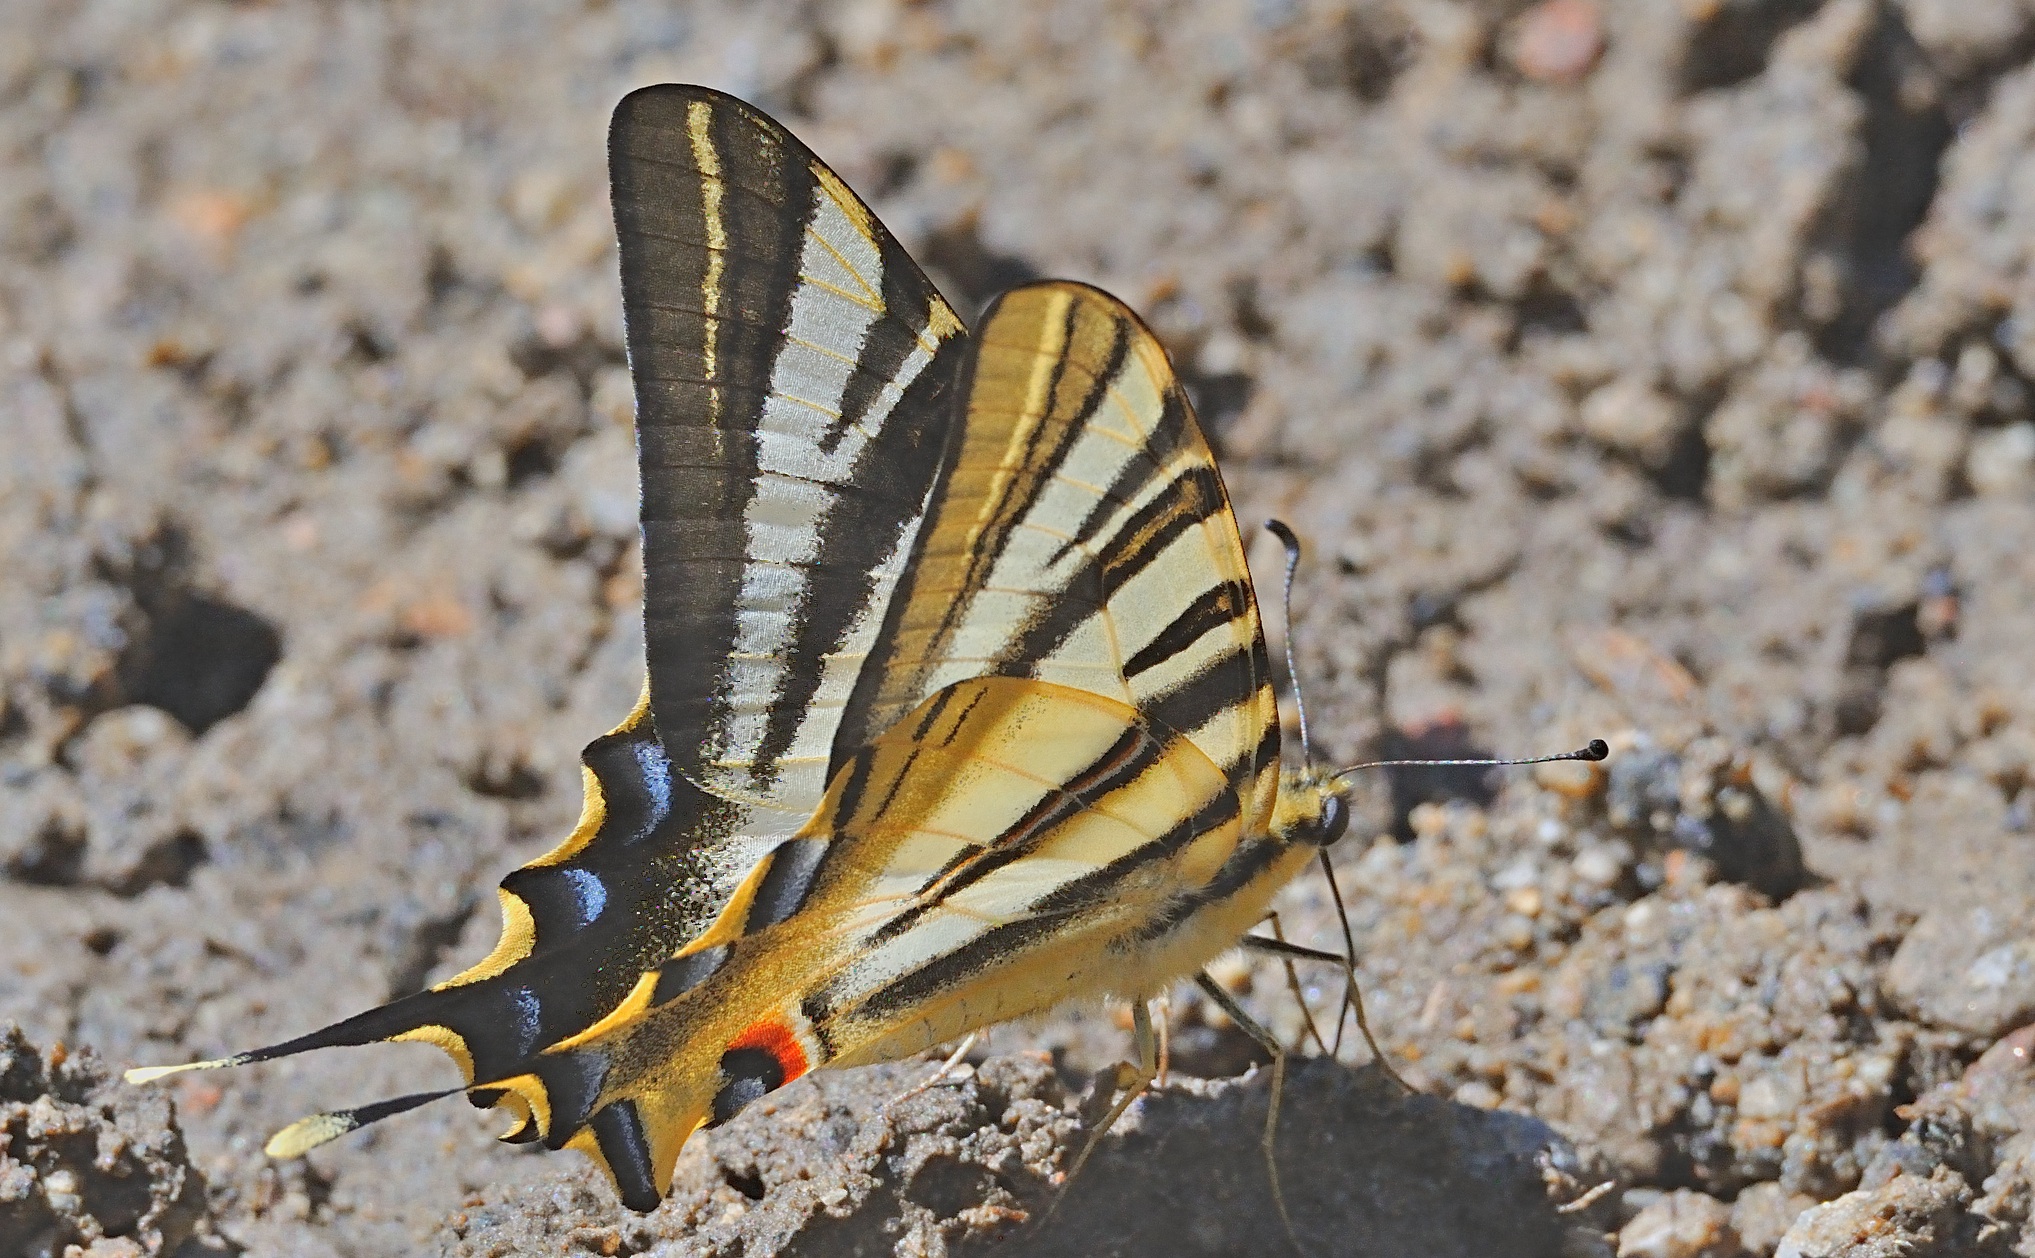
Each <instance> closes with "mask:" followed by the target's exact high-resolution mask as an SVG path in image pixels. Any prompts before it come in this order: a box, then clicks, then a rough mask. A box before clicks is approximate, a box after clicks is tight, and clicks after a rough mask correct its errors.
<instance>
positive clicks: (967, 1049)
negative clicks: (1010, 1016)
mask: <svg viewBox="0 0 2035 1258" xmlns="http://www.w3.org/2000/svg"><path fill="white" fill-rule="evenodd" d="M981 1036H982V1032H980V1031H970V1032H969V1033H968V1034H967V1035H966V1036H965V1037H964V1038H963V1039H962V1041H961V1046H960V1047H959V1048H956V1049H955V1050H954V1051H953V1052H952V1053H949V1054H948V1055H947V1060H945V1061H943V1062H941V1063H940V1068H939V1069H938V1070H935V1071H934V1072H933V1073H932V1074H931V1075H930V1076H929V1077H928V1078H927V1079H926V1080H925V1081H924V1082H923V1083H920V1084H919V1085H918V1086H917V1087H914V1088H912V1089H911V1090H910V1091H908V1092H903V1093H900V1094H899V1095H897V1096H894V1097H892V1098H890V1100H889V1102H888V1103H887V1105H886V1108H887V1107H888V1106H889V1105H902V1104H904V1103H905V1102H906V1101H909V1100H911V1099H912V1098H913V1097H915V1096H919V1095H921V1094H922V1093H925V1092H930V1091H931V1090H932V1089H934V1088H937V1087H939V1086H940V1085H941V1084H943V1083H945V1082H946V1081H947V1080H948V1079H949V1078H951V1077H953V1074H954V1072H955V1071H957V1070H959V1069H960V1068H961V1063H962V1062H964V1061H966V1060H968V1054H969V1053H972V1052H974V1051H975V1042H976V1040H978V1039H980V1038H981Z"/></svg>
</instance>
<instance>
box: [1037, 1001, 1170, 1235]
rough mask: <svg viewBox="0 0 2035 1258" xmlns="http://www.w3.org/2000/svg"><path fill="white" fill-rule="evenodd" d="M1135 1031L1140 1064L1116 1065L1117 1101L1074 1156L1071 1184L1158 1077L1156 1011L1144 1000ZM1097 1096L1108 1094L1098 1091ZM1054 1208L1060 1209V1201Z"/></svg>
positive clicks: (1134, 1006)
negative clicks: (1153, 1022)
mask: <svg viewBox="0 0 2035 1258" xmlns="http://www.w3.org/2000/svg"><path fill="white" fill-rule="evenodd" d="M1131 1031H1132V1034H1133V1037H1134V1039H1135V1041H1136V1044H1137V1053H1138V1063H1137V1065H1135V1066H1133V1065H1132V1064H1131V1063H1129V1062H1127V1061H1120V1062H1118V1063H1117V1064H1116V1069H1115V1070H1114V1071H1113V1072H1112V1074H1111V1076H1110V1090H1109V1092H1108V1093H1107V1094H1106V1095H1110V1096H1114V1097H1115V1098H1116V1103H1115V1104H1113V1105H1111V1106H1110V1107H1109V1112H1108V1113H1106V1114H1104V1115H1103V1116H1102V1120H1101V1121H1100V1122H1098V1123H1096V1124H1095V1127H1094V1129H1093V1130H1091V1131H1090V1132H1089V1133H1088V1142H1087V1143H1086V1144H1084V1145H1082V1146H1081V1155H1080V1156H1079V1157H1077V1158H1075V1159H1074V1165H1073V1166H1071V1167H1069V1168H1068V1170H1067V1186H1070V1187H1071V1186H1072V1185H1073V1183H1074V1177H1075V1176H1076V1175H1079V1174H1080V1173H1081V1168H1082V1167H1083V1166H1085V1165H1087V1163H1088V1155H1089V1154H1091V1153H1094V1152H1095V1146H1096V1145H1097V1144H1099V1143H1101V1141H1102V1138H1103V1137H1104V1136H1105V1135H1107V1134H1109V1129H1110V1128H1111V1127H1114V1126H1115V1125H1116V1120H1117V1119H1119V1118H1122V1117H1123V1112H1124V1111H1125V1110H1127V1109H1129V1108H1130V1107H1131V1103H1132V1102H1133V1101H1135V1100H1137V1099H1138V1098H1139V1097H1141V1096H1143V1095H1144V1094H1145V1089H1147V1088H1149V1087H1151V1086H1152V1080H1153V1079H1155V1078H1157V1077H1158V1074H1159V1049H1158V1040H1157V1038H1156V1037H1155V1036H1154V1035H1153V1034H1152V1010H1151V1007H1150V1006H1149V1005H1148V1004H1146V1002H1144V1001H1142V1000H1134V1001H1132V1002H1131ZM1097 1095H1104V1094H1103V1093H1101V1092H1100V1091H1099V1090H1098V1093H1097ZM1066 1193H1067V1187H1062V1188H1061V1190H1060V1194H1061V1199H1062V1200H1065V1198H1066ZM1054 1208H1055V1209H1058V1203H1057V1202H1056V1203H1055V1206H1054Z"/></svg>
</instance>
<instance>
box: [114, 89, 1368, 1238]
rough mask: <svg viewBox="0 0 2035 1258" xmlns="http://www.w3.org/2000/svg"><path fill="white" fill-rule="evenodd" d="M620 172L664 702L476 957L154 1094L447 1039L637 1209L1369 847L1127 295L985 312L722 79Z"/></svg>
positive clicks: (601, 766) (607, 769) (367, 1109)
mask: <svg viewBox="0 0 2035 1258" xmlns="http://www.w3.org/2000/svg"><path fill="white" fill-rule="evenodd" d="M609 155H610V168H611V176H612V180H613V197H614V210H615V222H616V228H617V231H618V234H619V236H620V241H621V275H622V296H623V303H624V311H625V314H626V322H627V336H628V354H629V365H630V369H631V371H632V373H633V375H634V378H635V384H636V431H637V450H638V457H639V465H640V471H641V476H642V532H643V564H644V569H645V573H644V577H645V581H644V588H645V595H644V621H645V629H646V638H647V644H648V661H647V663H648V668H647V673H648V680H647V683H646V685H645V687H644V693H643V698H642V700H641V701H640V702H639V703H638V704H637V706H636V709H635V711H633V712H632V713H630V714H629V716H628V719H626V720H624V721H623V722H622V723H621V724H620V725H618V726H616V727H615V729H614V730H612V731H611V732H609V733H607V734H605V735H603V736H602V737H600V738H597V739H595V740H594V741H593V742H592V743H590V744H589V745H588V746H587V748H586V751H585V753H584V757H583V759H584V781H585V804H584V811H583V813H582V815H581V818H580V821H579V824H578V826H577V827H576V828H575V829H574V830H573V832H572V834H571V835H570V836H569V837H567V838H566V839H565V841H564V842H563V843H561V844H559V845H558V846H557V847H556V848H554V849H553V850H552V851H550V852H548V853H546V854H545V855H543V856H541V857H539V858H537V859H536V860H534V861H532V862H531V863H530V864H528V865H525V866H524V867H522V868H520V869H517V870H515V871H514V872H512V873H510V874H509V875H508V876H507V877H506V878H504V879H503V880H502V884H501V890H500V898H501V908H502V933H501V939H500V942H499V943H498V944H497V945H496V946H495V949H494V951H493V952H492V953H490V954H489V955H488V956H487V957H486V958H484V959H483V960H482V961H481V962H480V963H479V964H477V965H475V966H473V967H472V968H471V969H469V970H467V971H466V972H464V973H462V974H460V975H458V976H457V977H454V978H452V979H449V980H447V981H445V982H444V983H441V984H439V985H438V986H436V987H434V988H432V989H431V990H429V991H424V992H420V993H418V994H416V995H413V996H409V997H406V998H403V999H400V1000H396V1001H394V1002H392V1003H390V1004H387V1005H384V1006H382V1007H380V1008H377V1009H372V1010H369V1011H367V1012H366V1013H362V1014H359V1015H357V1016H355V1017H352V1018H348V1019H346V1020H345V1021H342V1022H339V1023H337V1024H335V1025H333V1026H330V1027H327V1028H325V1029H323V1030H320V1031H314V1032H312V1033H311V1034H309V1035H305V1036H302V1037H300V1038H298V1039H294V1040H290V1041H288V1042H286V1043H282V1044H277V1045H274V1046H272V1047H268V1048H263V1049H258V1050H255V1051H252V1052H246V1053H240V1054H237V1055H235V1056H233V1057H229V1058H225V1059H222V1060H219V1061H213V1062H201V1063H196V1064H195V1066H187V1067H168V1068H151V1069H146V1070H137V1071H133V1072H130V1075H129V1078H130V1079H132V1080H134V1081H137V1082H139V1081H144V1080H146V1079H150V1078H154V1077H158V1076H160V1075H162V1074H166V1073H169V1072H170V1071H172V1070H177V1069H193V1068H199V1067H210V1066H228V1065H242V1064H245V1063H249V1062H258V1061H267V1060H270V1059H273V1058H277V1057H283V1056H287V1055H290V1054H293V1053H300V1052H304V1051H306V1050H309V1049H314V1048H324V1047H328V1046H332V1045H344V1044H366V1043H371V1042H377V1041H387V1040H421V1041H424V1042H426V1043H430V1044H435V1045H437V1046H438V1047H440V1048H442V1049H444V1050H445V1051H446V1052H447V1053H448V1054H450V1055H451V1057H452V1058H453V1060H454V1061H455V1062H456V1063H457V1064H458V1066H459V1069H460V1071H461V1072H462V1073H463V1074H464V1075H465V1078H466V1081H467V1082H466V1085H465V1087H464V1088H459V1089H452V1090H451V1091H464V1092H465V1093H466V1095H467V1097H468V1098H469V1099H470V1100H471V1101H473V1102H474V1103H475V1104H476V1105H481V1106H494V1107H498V1108H502V1109H505V1110H507V1111H508V1112H509V1114H510V1115H511V1116H512V1117H513V1120H514V1124H515V1125H514V1126H513V1128H512V1129H511V1130H510V1131H509V1132H508V1134H507V1135H506V1136H505V1137H504V1139H506V1140H510V1141H518V1142H520V1141H537V1140H541V1141H543V1142H544V1143H545V1144H547V1145H549V1146H550V1147H552V1148H564V1147H571V1148H577V1149H580V1150H583V1151H584V1152H585V1153H587V1154H588V1155H589V1156H591V1157H592V1158H593V1159H594V1161H596V1162H597V1163H599V1164H600V1165H601V1167H602V1168H603V1169H604V1170H605V1171H606V1172H607V1173H608V1175H609V1176H610V1177H611V1178H612V1179H613V1181H614V1183H615V1185H616V1187H617V1189H618V1191H619V1193H620V1196H621V1199H622V1201H623V1202H624V1203H625V1204H626V1205H628V1206H629V1207H630V1208H632V1209H635V1210H648V1209H650V1208H652V1207H653V1206H655V1205H656V1204H657V1203H658V1201H659V1200H660V1199H661V1198H662V1196H663V1194H664V1193H665V1192H666V1191H668V1190H669V1187H670V1183H671V1175H672V1167H673V1164H674V1163H675V1162H676V1160H677V1158H678V1153H679V1149H680V1147H681V1146H682V1145H684V1143H685V1142H686V1140H687V1138H688V1137H689V1136H691V1134H692V1133H693V1132H694V1131H695V1130H697V1129H698V1128H700V1127H701V1126H703V1125H712V1124H715V1123H719V1122H722V1121H724V1120H726V1119H727V1118H729V1117H730V1116H731V1115H733V1114H734V1113H736V1112H737V1111H738V1110H740V1109H741V1108H742V1107H743V1106H744V1105H746V1104H748V1103H749V1102H750V1101H753V1100H755V1099H756V1098H757V1097H759V1096H762V1095H763V1094H765V1093H767V1092H769V1091H771V1090H773V1089H775V1088H778V1087H781V1086H783V1085H784V1084H785V1083H787V1082H789V1081H790V1080H793V1079H796V1078H798V1077H799V1076H800V1075H802V1074H805V1073H806V1072H807V1071H809V1070H813V1069H816V1068H818V1067H821V1066H828V1065H836V1066H838V1065H853V1064H858V1063H865V1062H874V1061H882V1060H887V1059H895V1058H902V1057H907V1056H911V1055H914V1054H918V1053H921V1052H923V1051H925V1050H926V1049H928V1048H931V1047H933V1046H935V1045H938V1044H942V1043H945V1042H947V1041H951V1040H954V1039H957V1038H959V1037H962V1036H964V1035H966V1034H968V1033H970V1032H972V1031H974V1030H975V1029H977V1028H981V1027H984V1026H987V1025H989V1024H991V1023H995V1022H1001V1021H1004V1020H1007V1019H1012V1018H1018V1017H1022V1016H1024V1015H1028V1014H1034V1013H1039V1012H1042V1011H1044V1010H1047V1009H1050V1008H1052V1007H1053V1006H1055V1005H1058V1004H1060V1003H1061V1002H1063V1001H1067V1000H1069V999H1071V998H1077V997H1094V996H1098V995H1111V996H1115V997H1120V998H1124V999H1128V1000H1130V1001H1132V1002H1134V1004H1133V1008H1134V1009H1135V1010H1136V1011H1138V1012H1139V1013H1142V1012H1143V1010H1144V1001H1145V1000H1146V999H1147V998H1150V997H1152V996H1155V995H1157V994H1158V993H1160V992H1163V991H1165V990H1166V989H1167V988H1169V987H1170V986H1171V985H1172V984H1173V983H1174V982H1175V981H1176V980H1178V979H1180V978H1182V977H1185V976H1189V975H1194V974H1196V973H1197V972H1198V971H1200V969H1201V967H1202V966H1204V965H1205V964H1207V962H1208V961H1210V960H1211V959H1212V958H1213V957H1215V956H1216V955H1217V954H1219V953H1221V952H1223V951H1225V950H1227V949H1229V948H1230V947H1232V946H1234V945H1235V944H1236V943H1237V942H1238V940H1239V937H1240V936H1242V935H1243V934H1244V932H1245V931H1246V930H1247V929H1248V928H1249V927H1251V926H1252V925H1254V924H1255V923H1256V922H1257V921H1258V920H1259V919H1260V918H1262V917H1263V916H1264V914H1265V910H1266V905H1267V903H1268V901H1269V900H1270V899H1271V897H1272V894H1273V892H1274V891H1276V890H1277V889H1278V888H1279V887H1280V886H1281V885H1283V884H1284V883H1285V882H1287V881H1288V880H1289V879H1290V878H1292V877H1293V876H1294V875H1295V874H1296V873H1297V872H1298V871H1299V870H1300V869H1301V867H1302V866H1303V865H1305V864H1306V863H1307V862H1308V861H1311V860H1313V859H1315V857H1316V855H1317V853H1318V852H1320V851H1321V849H1322V848H1323V847H1324V846H1325V845H1327V844H1329V843H1331V842H1333V841H1334V840H1335V839H1336V838H1337V836H1338V835H1340V834H1341V833H1342V831H1343V828H1344V824H1345V817H1346V797H1345V793H1346V787H1345V786H1344V784H1343V783H1342V781H1341V779H1340V778H1339V776H1337V775H1333V774H1327V773H1321V772H1317V771H1313V770H1288V771H1285V772H1282V771H1281V768H1280V759H1279V723H1278V718H1277V711H1276V708H1275V706H1274V701H1273V693H1272V682H1271V668H1270V666H1269V662H1268V659H1267V655H1266V649H1265V640H1264V636H1263V634H1262V632H1261V631H1260V628H1259V622H1258V609H1257V605H1256V602H1255V600H1254V596H1253V594H1252V589H1251V581H1250V575H1249V572H1248V571H1247V569H1246V567H1245V563H1244V550H1243V544H1242V541H1241V538H1240V536H1239V533H1238V530H1237V524H1236V520H1235V518H1234V516H1233V515H1232V514H1231V510H1230V503H1229V499H1228V496H1227V495H1226V493H1225V491H1224V489H1223V483H1222V477H1221V476H1220V475H1219V474H1218V472H1217V470H1216V464H1215V459H1214V456H1213V454H1212V453H1211V452H1210V449H1209V446H1208V443H1207V441H1206V440H1205V439H1204V438H1203V436H1202V433H1201V431H1200V429H1199V427H1198V426H1197V425H1196V423H1195V418H1194V413H1193V410H1192V408H1191V407H1190V406H1189V404H1188V399H1187V396H1186V394H1185V392H1184V391H1183V390H1182V387H1181V384H1180V382H1179V380H1178V379H1177V378H1176V376H1175V375H1174V373H1173V371H1172V369H1171V367H1170V365H1169V364H1168V361H1167V357H1166V354H1165V352H1164V350H1162V349H1161V348H1160V346H1159V343H1158V342H1157V340H1155V339H1154V338H1153V336H1152V334H1151V332H1150V331H1149V330H1147V329H1146V327H1145V326H1144V325H1143V324H1142V323H1140V322H1139V320H1138V318H1137V316H1136V315H1134V314H1132V313H1131V311H1130V310H1129V309H1128V308H1126V307H1125V306H1124V305H1123V303H1121V302H1119V301H1118V300H1116V299H1115V298H1114V297H1111V296H1109V295H1108V294H1106V293H1103V292H1100V291H1098V290H1096V289H1094V288H1090V287H1087V286H1085V285H1081V284H1075V283H1058V282H1055V283H1036V284H1028V285H1025V286H1023V287H1020V288H1016V289H1012V290H1011V291H1009V292H1006V293H1004V294H1003V295H1002V296H1001V297H999V298H997V299H996V301H995V302H994V303H993V304H992V305H991V306H990V307H989V308H988V309H987V310H986V311H985V312H984V313H983V314H982V316H981V318H980V320H979V321H978V326H977V327H976V328H975V329H974V331H973V332H972V333H971V332H970V331H968V330H967V329H966V328H964V326H963V324H962V321H961V319H960V318H959V317H958V316H957V315H956V314H955V312H954V309H953V307H951V306H950V305H949V304H948V303H947V302H946V300H945V299H943V298H942V297H941V296H940V294H939V293H938V292H937V291H935V289H934V288H933V285H932V283H931V282H930V281H929V280H928V279H927V278H926V276H925V275H924V274H923V273H922V272H921V271H920V270H919V268H918V267H917V266H916V265H914V263H913V262H912V260H911V258H910V257H908V256H907V255H906V254H905V252H904V250H903V249H902V248H901V247H900V246H899V245H898V243H897V241H896V240H894V239H893V238H892V237H891V235H890V233H889V232H887V231H886V230H884V228H883V226H882V224H880V223H878V222H877V221H876V219H875V217H874V216H873V215H871V213H870V212H869V209H868V207H867V206H865V205H864V204H863V203H862V202H861V201H860V200H859V199H858V198H857V197H856V196H855V194H854V193H853V192H850V191H849V190H848V188H847V186H846V185H845V184H843V183H842V181H841V180H840V179H839V178H838V177H837V176H836V175H835V174H834V172H833V171H831V170H829V169H828V168H827V167H826V165H825V164H824V163H822V162H821V161H820V160H819V159H818V158H817V157H815V156H814V155H813V154H812V153H811V152H810V151H809V150H808V149H806V147H805V146H804V145H802V144H801V143H799V141H798V140H796V139H794V138H793V137H792V136H791V134H790V133H789V132H787V131H786V130H785V129H784V128H783V127H781V126H779V125H778V124H777V123H776V122H774V121H772V120H771V119H770V118H768V117H766V116H764V115H763V114H762V113H760V112H759V111H757V110H755V109H753V108H751V107H750V106H748V105H746V104H744V103H742V102H741V101H738V100H736V99H734V98H732V97H729V96H726V95H723V94H721V93H719V92H715V91H711V90H708V89H706V88H701V87H689V86H659V87H648V88H644V89H642V90H640V91H637V92H635V93H632V94H631V95H630V96H628V97H627V98H626V99H625V100H623V101H622V102H621V104H620V105H619V106H618V107H617V109H616V111H615V115H614V121H613V124H612V127H611V130H610V133H609ZM1205 986H1209V987H1212V985H1208V984H1205ZM1139 1021H1140V1025H1141V1027H1144V1026H1146V1025H1148V1024H1146V1023H1145V1022H1144V1020H1143V1019H1142V1018H1140V1020H1139ZM447 1094H448V1093H422V1094H418V1095H415V1096H409V1097H403V1098H399V1099H396V1100H390V1101H384V1102H381V1103H379V1104H374V1105H368V1106H364V1107H362V1108H360V1109H357V1110H350V1111H345V1112H342V1113H336V1114H320V1115H315V1116H313V1117H311V1118H308V1119H304V1120H302V1121H301V1122H299V1123H297V1124H294V1125H292V1126H291V1127H289V1128H286V1129H284V1131H283V1132H281V1133H279V1134H278V1135H277V1137H276V1138H275V1139H274V1140H273V1141H271V1142H270V1145H269V1150H270V1152H271V1153H274V1154H277V1155H290V1154H296V1153H301V1152H303V1151H305V1150H307V1149H309V1148H311V1147H313V1146H315V1145H317V1144H319V1143H322V1142H323V1141H325V1140H328V1139H331V1138H332V1137H334V1136H337V1135H340V1134H342V1133H344V1132H347V1131H350V1130H353V1129H354V1128H356V1127H358V1126H360V1125H362V1124H364V1123H367V1122H371V1121H374V1120H376V1119H379V1118H383V1117H387V1116H389V1115H391V1114H394V1113H399V1112H401V1111H403V1110H405V1109H409V1108H412V1107H414V1106H416V1105H419V1104H422V1103H423V1102H425V1101H428V1100H431V1099H434V1098H435V1097H437V1096H442V1095H447Z"/></svg>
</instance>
